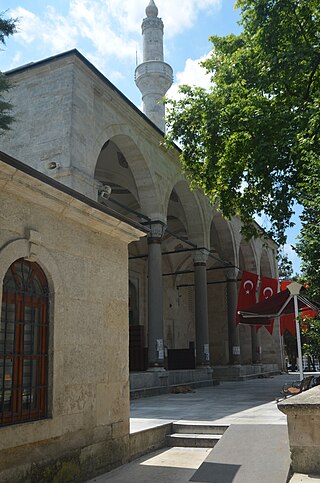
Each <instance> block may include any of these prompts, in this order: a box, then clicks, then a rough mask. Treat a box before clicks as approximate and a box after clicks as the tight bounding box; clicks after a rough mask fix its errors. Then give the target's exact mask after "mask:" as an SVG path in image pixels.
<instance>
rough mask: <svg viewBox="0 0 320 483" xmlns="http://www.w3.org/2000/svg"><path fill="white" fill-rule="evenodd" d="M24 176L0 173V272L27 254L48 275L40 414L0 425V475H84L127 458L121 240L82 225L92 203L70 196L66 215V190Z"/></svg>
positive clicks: (123, 253) (125, 319)
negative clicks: (45, 412)
mask: <svg viewBox="0 0 320 483" xmlns="http://www.w3.org/2000/svg"><path fill="white" fill-rule="evenodd" d="M11 171H13V170H11ZM22 178H23V177H22ZM22 178H21V179H20V181H22ZM8 180H9V181H8ZM29 181H30V180H29ZM29 181H28V183H25V185H23V184H22V183H18V184H12V182H11V176H7V182H6V176H5V175H4V173H3V171H2V172H1V177H0V187H1V190H0V206H1V209H0V275H1V284H2V279H3V276H4V274H5V273H6V271H7V269H8V268H9V266H10V265H11V263H12V262H13V261H14V260H16V259H19V258H21V257H28V256H30V253H32V254H33V255H32V256H33V258H35V261H36V262H37V263H38V264H39V265H40V266H41V267H42V268H43V270H44V271H45V273H46V275H47V278H48V281H49V287H50V307H51V310H50V343H49V345H50V359H49V387H50V391H49V417H48V419H45V420H41V421H35V422H29V423H24V424H15V425H12V426H6V427H1V428H0V480H1V481H2V482H7V481H8V482H9V481H10V482H11V481H12V482H15V483H17V482H20V481H21V482H24V483H26V482H29V481H30V482H31V481H32V482H33V481H37V482H41V481H55V482H60V481H61V482H64V481H74V480H76V481H83V479H85V478H86V477H88V476H91V475H94V474H96V473H99V472H103V471H106V470H109V469H111V468H112V467H114V466H117V465H119V464H121V463H122V462H123V461H125V459H126V458H127V457H128V444H129V443H128V442H129V385H128V305H127V298H128V293H127V287H128V281H127V271H128V266H127V260H128V257H127V242H128V240H126V237H127V238H128V239H130V236H129V235H128V234H127V235H126V236H124V234H123V233H121V230H120V229H119V230H118V232H117V230H116V229H115V228H114V227H113V231H112V235H107V233H102V232H101V230H99V226H98V224H97V225H96V226H97V228H96V230H93V229H90V228H88V227H86V226H85V223H86V220H88V225H89V219H90V220H91V222H92V218H93V214H94V210H93V209H90V208H89V207H86V205H83V206H80V205H81V203H80V202H78V203H79V207H78V208H79V210H78V211H77V212H76V213H74V211H75V210H74V211H72V210H71V211H70V199H69V198H68V197H67V196H66V195H64V194H61V193H58V194H57V196H56V197H55V196H53V195H54V193H53V191H54V190H53V188H51V187H48V188H47V193H46V195H47V198H46V197H45V196H44V194H43V193H40V192H39V185H40V183H39V182H38V183H37V184H36V185H35V186H34V190H33V192H32V191H29V188H30V185H29ZM20 188H21V191H19V189H20ZM31 199H32V200H31ZM46 204H47V205H48V207H49V206H50V208H48V207H47V206H46ZM64 204H65V205H66V207H65V208H64V209H63V208H62V206H63V205H64ZM80 208H81V209H80ZM81 210H82V211H81ZM64 212H65V213H68V214H69V215H68V216H64V215H63V213H64ZM70 213H71V214H72V218H73V219H71V218H70ZM77 217H78V218H79V221H81V223H78V222H77V221H75V219H76V218H77ZM105 218H108V217H107V215H105ZM109 218H110V220H109V221H110V223H111V222H112V220H113V219H112V218H111V217H109ZM107 221H108V220H106V222H107ZM106 225H107V223H106ZM129 228H130V227H129ZM106 231H107V229H106ZM110 231H111V230H110ZM122 231H123V232H124V228H123V227H122ZM128 233H129V231H128ZM138 236H139V235H138ZM136 238H137V235H136V237H135V239H136ZM131 239H134V237H133V236H131ZM0 288H1V287H0Z"/></svg>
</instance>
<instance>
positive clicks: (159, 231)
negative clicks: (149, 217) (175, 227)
mask: <svg viewBox="0 0 320 483" xmlns="http://www.w3.org/2000/svg"><path fill="white" fill-rule="evenodd" d="M165 231H166V225H165V223H163V222H162V221H160V220H155V221H151V222H150V233H149V234H148V243H161V240H162V238H163V236H164V233H165Z"/></svg>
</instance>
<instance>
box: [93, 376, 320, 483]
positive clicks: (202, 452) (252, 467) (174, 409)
mask: <svg viewBox="0 0 320 483" xmlns="http://www.w3.org/2000/svg"><path fill="white" fill-rule="evenodd" d="M297 379H299V375H298V373H295V374H289V375H288V374H284V375H279V376H274V377H268V378H261V379H251V380H247V381H241V382H223V383H221V384H220V385H219V386H213V387H204V388H199V389H195V390H194V392H187V393H185V394H183V393H182V394H166V395H162V396H154V397H149V398H143V399H137V400H133V401H132V402H131V420H130V428H131V433H133V432H136V431H142V430H144V429H147V428H151V427H155V426H159V425H162V424H165V423H167V422H172V421H180V422H181V421H188V422H190V421H194V422H209V423H217V424H225V425H232V426H230V429H231V428H233V433H232V440H231V438H230V436H229V441H230V440H231V442H230V443H229V444H231V446H230V447H229V449H228V452H227V454H226V455H225V454H223V447H222V446H221V445H220V446H221V447H222V451H221V450H220V453H219V452H218V453H217V451H216V450H215V451H214V450H212V449H211V448H164V449H162V450H159V451H156V452H154V453H151V454H148V455H145V456H144V457H142V458H139V459H137V460H135V461H133V462H131V463H129V464H127V465H124V466H123V467H121V468H118V469H116V470H114V471H112V472H110V473H106V474H104V475H101V476H100V477H97V478H95V479H93V480H91V481H92V482H97V483H98V482H99V483H103V482H107V481H110V482H113V483H138V482H139V483H169V482H174V483H185V482H189V481H190V482H192V481H193V482H198V483H278V482H279V483H286V482H285V478H284V477H283V476H282V473H281V476H279V475H278V477H277V474H273V473H272V471H270V470H271V469H272V468H275V467H276V465H277V464H279V465H281V464H282V462H284V463H285V464H286V465H288V464H289V447H288V439H287V427H286V425H287V422H286V416H285V415H284V414H283V413H281V412H280V411H279V410H278V408H277V402H276V399H277V397H280V391H281V387H282V385H283V384H284V383H285V382H287V381H290V380H297ZM241 425H242V426H241ZM253 425H256V426H255V427H254V426H253ZM241 428H243V429H242V430H241ZM250 428H251V429H250ZM230 434H231V433H230ZM272 438H274V440H275V441H276V444H275V445H273V444H270V441H271V442H272ZM264 440H265V443H264ZM264 444H265V448H263V445H264ZM232 445H233V446H232ZM259 445H260V446H261V445H262V448H263V450H264V451H265V455H266V458H267V459H268V461H266V459H263V467H262V463H260V462H259V461H260V460H259V458H258V456H257V453H255V447H257V448H258V446H259ZM218 447H219V445H218V446H217V447H216V449H218ZM216 454H218V457H217V456H216V457H214V455H216ZM217 458H218V460H217ZM233 462H236V463H237V464H230V463H233ZM227 463H228V464H227ZM239 468H240V470H241V471H238V469H239ZM282 471H283V467H282ZM219 475H220V476H219ZM221 475H223V476H221ZM295 478H296V479H295V480H294V481H295V482H301V483H306V482H307V481H308V482H309V481H310V482H312V483H318V482H320V479H319V478H311V477H310V479H309V478H308V477H305V476H304V475H295ZM297 478H299V479H297Z"/></svg>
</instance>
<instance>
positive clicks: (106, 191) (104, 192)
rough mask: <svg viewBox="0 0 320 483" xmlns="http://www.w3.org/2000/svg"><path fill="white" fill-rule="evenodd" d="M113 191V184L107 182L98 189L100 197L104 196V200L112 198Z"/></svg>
mask: <svg viewBox="0 0 320 483" xmlns="http://www.w3.org/2000/svg"><path fill="white" fill-rule="evenodd" d="M111 192H112V189H111V186H109V185H107V184H105V185H103V186H102V187H101V188H100V189H99V191H98V194H99V198H102V200H105V201H107V200H108V199H109V198H110V195H111Z"/></svg>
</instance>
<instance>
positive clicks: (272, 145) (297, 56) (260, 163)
mask: <svg viewBox="0 0 320 483" xmlns="http://www.w3.org/2000/svg"><path fill="white" fill-rule="evenodd" d="M236 7H237V8H240V10H241V21H240V23H241V25H242V28H243V31H242V33H241V34H240V35H238V36H236V35H228V36H226V37H218V36H213V37H211V42H212V44H213V48H212V52H211V56H210V58H209V59H208V60H206V61H205V62H204V63H203V66H204V67H205V68H206V70H207V71H208V72H209V73H211V74H212V83H211V88H210V90H209V91H205V90H203V89H201V88H193V87H189V86H183V87H182V88H181V93H182V94H183V96H182V98H181V99H180V100H177V101H170V100H169V101H168V105H169V110H168V116H167V122H168V131H169V132H168V143H169V144H170V142H172V141H177V142H179V143H180V145H181V146H182V154H181V161H182V164H183V166H184V169H185V171H186V173H187V174H188V175H189V177H190V179H191V183H192V184H193V186H198V187H200V188H202V189H203V190H204V192H205V193H206V195H207V196H209V198H211V200H212V201H213V202H215V203H217V206H218V207H219V209H220V210H221V211H222V213H223V215H224V216H225V217H227V218H230V217H232V216H234V215H241V218H242V220H243V222H244V224H245V230H244V231H245V233H246V234H247V235H252V234H254V232H253V224H252V219H253V216H254V214H255V213H264V214H266V215H267V216H268V217H269V218H270V220H271V230H269V232H270V233H271V234H272V235H273V236H275V237H276V239H277V240H278V241H279V242H280V243H283V242H284V240H285V236H284V232H285V229H286V228H287V227H288V226H290V225H292V223H291V221H290V218H291V215H292V212H293V204H294V202H296V201H298V202H299V203H301V204H302V205H303V207H304V208H305V212H304V215H303V216H304V220H305V225H304V226H305V229H306V230H307V228H306V224H307V223H309V222H310V221H312V223H313V224H314V223H315V224H317V223H318V224H319V221H320V220H319V217H320V215H319V209H317V210H316V211H315V210H314V209H313V208H312V209H311V207H310V206H309V198H310V197H312V196H314V195H313V194H312V191H313V189H314V190H315V194H316V196H319V167H320V149H319V148H320V146H319V130H320V67H319V66H320V8H319V0H237V1H236ZM314 174H315V175H316V176H317V180H318V181H317V183H315V185H314V186H313V189H312V190H311V189H310V185H309V181H310V178H311V177H312V176H314ZM318 206H319V204H318ZM311 219H312V220H311ZM317 226H318V225H317ZM311 231H312V228H311V229H310V234H311V235H312V233H311ZM302 236H303V237H307V236H308V234H307V231H306V232H303V234H302ZM318 240H319V238H318ZM316 250H319V242H318V248H317V249H316ZM300 254H301V256H308V255H307V253H303V249H301V248H300ZM318 254H319V251H318ZM306 260H308V258H307V259H306ZM318 267H319V264H318Z"/></svg>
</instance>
